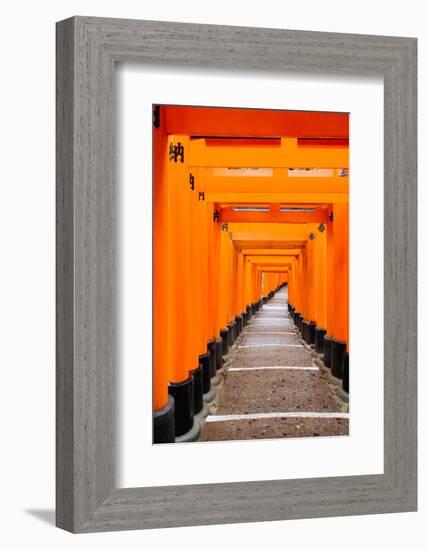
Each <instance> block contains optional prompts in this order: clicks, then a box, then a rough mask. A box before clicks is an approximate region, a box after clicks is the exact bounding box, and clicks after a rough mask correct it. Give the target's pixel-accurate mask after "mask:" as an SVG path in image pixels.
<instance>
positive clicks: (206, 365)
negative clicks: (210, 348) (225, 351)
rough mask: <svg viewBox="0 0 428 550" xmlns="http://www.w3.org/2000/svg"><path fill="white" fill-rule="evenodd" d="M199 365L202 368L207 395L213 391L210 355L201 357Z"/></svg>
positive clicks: (205, 354) (204, 390)
mask: <svg viewBox="0 0 428 550" xmlns="http://www.w3.org/2000/svg"><path fill="white" fill-rule="evenodd" d="M199 363H200V364H201V366H202V387H203V392H204V394H205V393H208V392H209V391H210V390H211V370H210V353H204V354H202V355H200V356H199Z"/></svg>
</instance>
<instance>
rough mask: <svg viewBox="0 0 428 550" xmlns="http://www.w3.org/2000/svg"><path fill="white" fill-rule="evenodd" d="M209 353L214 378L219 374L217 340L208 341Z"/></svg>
mask: <svg viewBox="0 0 428 550" xmlns="http://www.w3.org/2000/svg"><path fill="white" fill-rule="evenodd" d="M207 349H208V353H209V354H210V376H211V378H213V377H214V376H215V375H216V372H217V357H216V343H215V338H213V339H212V340H209V341H208V344H207Z"/></svg>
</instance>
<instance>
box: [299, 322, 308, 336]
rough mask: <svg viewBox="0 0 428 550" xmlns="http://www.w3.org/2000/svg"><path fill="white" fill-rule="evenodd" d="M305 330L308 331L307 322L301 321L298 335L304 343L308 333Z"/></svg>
mask: <svg viewBox="0 0 428 550" xmlns="http://www.w3.org/2000/svg"><path fill="white" fill-rule="evenodd" d="M307 329H308V322H307V321H305V320H304V319H302V323H301V325H300V334H301V336H302V338H303V340H304V341H305V342H306V337H307V332H308V331H307Z"/></svg>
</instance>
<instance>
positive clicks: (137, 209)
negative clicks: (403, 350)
mask: <svg viewBox="0 0 428 550" xmlns="http://www.w3.org/2000/svg"><path fill="white" fill-rule="evenodd" d="M116 78H117V81H116V90H117V93H118V94H117V98H118V102H117V110H116V113H117V129H116V135H117V160H118V164H117V175H118V180H117V185H118V190H117V194H118V204H119V211H118V235H119V236H118V247H117V248H118V255H117V262H118V263H117V271H118V281H119V283H118V319H117V322H118V342H117V343H118V356H117V387H118V394H117V396H116V400H117V464H118V468H117V472H116V486H117V487H137V486H157V485H174V484H194V483H215V482H233V481H253V480H268V479H293V478H306V477H323V476H344V475H360V474H374V473H382V472H383V82H382V81H381V80H380V79H377V78H355V77H343V76H326V75H323V76H320V75H310V76H308V75H298V74H290V75H284V74H281V75H274V74H270V73H265V74H264V75H263V76H262V75H259V76H257V77H256V76H254V73H244V72H242V73H239V72H236V71H235V72H225V71H214V70H213V71H209V70H203V71H202V70H192V69H184V68H180V69H170V68H165V67H148V66H138V65H119V66H118V70H117V71H116ZM153 103H160V104H177V105H180V104H182V105H211V106H229V107H249V108H273V109H298V110H323V111H342V112H350V113H351V117H350V120H351V122H350V137H351V147H350V154H351V171H350V181H351V194H350V195H351V196H350V228H351V229H350V235H351V244H350V252H351V260H350V261H351V287H350V327H351V337H350V341H351V346H352V349H351V388H352V402H351V404H352V407H351V430H350V435H349V437H326V438H307V439H277V440H259V441H230V442H214V443H194V444H175V445H152V441H151V437H152V428H151V423H152V314H151V311H152V104H153ZM367 266H370V269H368V268H367ZM314 457H316V460H314Z"/></svg>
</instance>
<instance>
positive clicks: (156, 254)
mask: <svg viewBox="0 0 428 550" xmlns="http://www.w3.org/2000/svg"><path fill="white" fill-rule="evenodd" d="M168 168H169V155H168V137H167V135H166V134H165V132H164V130H163V129H162V128H154V130H153V443H172V442H174V440H175V422H174V400H173V398H172V396H169V395H168V364H169V352H170V350H169V348H168V346H166V345H165V336H166V335H165V328H166V327H167V325H168V292H167V281H168V277H167V274H168V216H167V204H168Z"/></svg>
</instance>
